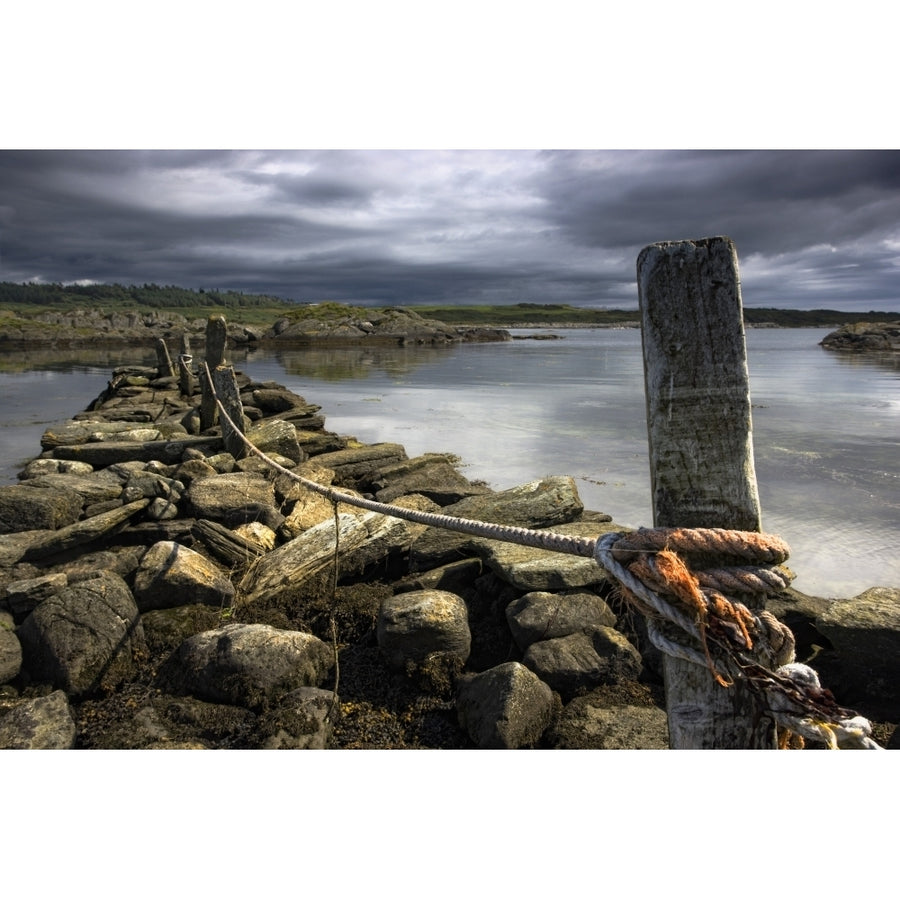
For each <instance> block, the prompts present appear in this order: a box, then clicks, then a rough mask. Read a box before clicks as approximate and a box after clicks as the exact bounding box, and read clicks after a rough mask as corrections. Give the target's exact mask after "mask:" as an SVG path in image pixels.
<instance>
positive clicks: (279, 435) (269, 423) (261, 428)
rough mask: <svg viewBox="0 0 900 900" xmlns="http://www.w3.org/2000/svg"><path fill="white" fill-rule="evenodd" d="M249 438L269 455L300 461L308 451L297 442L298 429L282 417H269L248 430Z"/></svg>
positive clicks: (255, 445) (258, 448)
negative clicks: (302, 448)
mask: <svg viewBox="0 0 900 900" xmlns="http://www.w3.org/2000/svg"><path fill="white" fill-rule="evenodd" d="M247 440H248V441H250V443H251V444H253V446H254V447H256V448H257V450H261V451H262V452H263V453H265V454H267V455H269V456H284V457H287V458H288V459H289V460H291V461H292V462H295V463H298V462H302V461H303V460H304V459H306V453H305V452H304V451H303V450H301V449H300V445H299V444H298V443H297V429H296V428H295V427H294V426H293V425H291V424H290V422H285V421H284V420H282V419H267V420H266V421H264V422H260V423H259V424H258V425H253V426H252V427H251V428H249V429H248V430H247Z"/></svg>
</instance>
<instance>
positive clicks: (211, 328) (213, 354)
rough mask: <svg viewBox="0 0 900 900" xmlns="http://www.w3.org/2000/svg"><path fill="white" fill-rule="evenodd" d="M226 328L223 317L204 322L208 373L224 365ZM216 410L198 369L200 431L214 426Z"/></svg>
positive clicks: (202, 373)
mask: <svg viewBox="0 0 900 900" xmlns="http://www.w3.org/2000/svg"><path fill="white" fill-rule="evenodd" d="M226 337H227V328H226V325H225V317H224V316H210V317H209V319H207V321H206V364H207V365H208V366H209V371H210V372H215V370H216V369H217V368H218V367H219V366H223V365H225V339H226ZM217 417H218V410H217V408H216V401H215V398H214V397H213V394H212V385H211V384H210V383H209V381H207V378H206V373H205V372H204V371H203V367H202V366H201V367H200V431H201V432H203V431H206V429H207V428H212V427H213V425H215V424H216V419H217Z"/></svg>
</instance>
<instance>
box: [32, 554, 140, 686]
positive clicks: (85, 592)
mask: <svg viewBox="0 0 900 900" xmlns="http://www.w3.org/2000/svg"><path fill="white" fill-rule="evenodd" d="M18 635H19V640H20V641H21V642H22V655H23V667H24V668H25V669H26V670H27V672H28V674H29V675H30V677H31V679H32V680H33V681H38V682H45V683H49V684H52V685H54V686H55V687H59V688H61V689H62V690H64V691H65V692H66V693H67V694H68V695H69V696H70V697H80V696H83V695H87V694H90V693H93V692H94V691H96V690H98V689H103V690H111V689H114V688H115V687H117V686H118V685H119V684H121V683H122V682H123V681H125V680H126V679H127V678H129V677H130V676H131V675H132V674H133V671H134V668H135V662H136V658H137V657H138V656H139V655H140V654H142V653H144V652H145V651H146V646H145V643H144V633H143V628H142V627H141V623H140V615H139V613H138V608H137V605H136V604H135V602H134V597H132V595H131V591H130V590H129V589H128V586H127V585H126V584H125V582H124V581H123V580H122V579H121V578H120V577H119V576H118V575H114V574H112V573H110V572H97V574H96V575H95V576H94V577H93V578H88V579H85V580H84V581H79V582H78V583H77V584H70V585H68V586H67V587H66V588H64V589H63V590H62V591H60V592H59V593H58V594H56V595H54V596H52V597H49V598H48V599H46V600H45V601H44V602H43V603H41V604H40V605H39V606H38V607H36V608H35V610H34V611H33V612H32V613H31V614H30V615H29V616H28V618H27V619H25V621H24V622H23V623H22V625H21V626H20V627H19V631H18Z"/></svg>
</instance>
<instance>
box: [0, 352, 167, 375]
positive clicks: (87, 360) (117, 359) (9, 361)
mask: <svg viewBox="0 0 900 900" xmlns="http://www.w3.org/2000/svg"><path fill="white" fill-rule="evenodd" d="M73 364H74V365H78V366H80V367H82V368H102V369H103V370H104V371H106V372H112V370H113V369H115V368H116V367H117V366H155V365H156V350H155V349H154V348H153V347H151V348H149V349H148V348H146V347H119V348H112V347H90V346H86V347H84V348H83V349H79V350H72V349H53V348H45V347H32V348H28V349H15V350H2V351H0V372H31V371H34V370H41V369H68V368H70V367H71V366H72V365H73Z"/></svg>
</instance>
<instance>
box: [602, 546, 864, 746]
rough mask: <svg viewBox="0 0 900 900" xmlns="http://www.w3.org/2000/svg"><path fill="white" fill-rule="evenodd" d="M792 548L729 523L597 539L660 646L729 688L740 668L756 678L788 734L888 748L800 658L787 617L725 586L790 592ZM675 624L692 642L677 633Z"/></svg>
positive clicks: (606, 564) (758, 591)
mask: <svg viewBox="0 0 900 900" xmlns="http://www.w3.org/2000/svg"><path fill="white" fill-rule="evenodd" d="M687 554H692V555H694V556H695V557H697V558H700V559H702V558H703V557H704V556H707V557H709V555H711V554H715V555H716V556H717V557H722V556H725V557H728V558H730V559H735V560H740V561H741V564H739V565H735V566H717V567H715V568H707V569H699V568H698V569H697V570H694V571H692V569H691V568H689V567H688V565H687V563H686V562H685V559H684V558H683V555H684V556H686V555H687ZM789 554H790V548H789V547H788V545H787V544H786V543H785V542H784V541H782V540H781V539H780V538H778V537H776V536H773V535H768V534H760V533H757V532H747V531H732V530H728V529H722V528H693V529H689V528H642V529H638V530H637V531H634V532H629V533H616V532H613V533H610V534H607V535H604V536H603V537H602V538H601V539H600V540H598V541H597V543H596V544H595V547H594V556H595V559H596V560H597V562H598V564H599V565H601V566H602V567H603V568H604V569H605V570H606V571H607V572H608V573H609V574H610V575H612V576H613V578H615V579H616V581H617V582H618V583H619V586H620V590H621V592H622V594H623V596H624V597H625V599H626V600H627V601H628V602H629V603H630V604H631V605H632V606H634V607H635V608H636V609H638V610H639V611H640V612H642V613H643V614H644V615H645V616H646V618H647V629H648V635H649V637H650V640H651V641H652V643H653V644H654V646H656V647H657V648H658V649H660V650H661V651H662V652H664V653H667V654H669V655H670V656H674V657H677V658H680V659H685V660H688V661H690V662H693V663H697V664H699V665H705V666H707V667H708V668H709V670H710V672H711V674H712V676H713V678H714V679H715V680H716V681H717V682H718V683H719V684H720V685H722V686H723V687H728V686H730V685H731V684H733V677H732V676H735V677H737V676H739V677H743V678H745V679H747V680H748V681H749V683H750V685H751V687H753V688H755V689H756V690H757V691H758V692H759V693H760V694H762V695H763V696H764V698H765V700H766V706H767V709H768V711H769V712H770V714H771V715H772V716H773V718H774V719H775V721H776V723H777V724H779V725H780V726H781V727H782V728H783V729H784V731H785V734H786V741H787V740H788V739H790V737H791V736H794V735H796V736H799V738H801V739H802V738H813V739H815V740H820V741H823V742H824V743H825V744H826V745H827V746H828V747H830V748H833V749H837V748H838V746H850V747H862V748H865V749H881V748H880V747H879V746H878V745H877V744H876V743H875V742H874V741H872V739H871V738H870V736H869V735H870V734H871V726H870V725H869V722H868V721H867V720H866V719H865V718H863V717H862V716H858V715H856V714H855V713H853V712H852V710H847V709H844V708H842V707H840V706H838V704H837V703H836V701H835V700H834V697H833V695H832V694H831V692H830V691H828V690H826V689H824V688H822V686H821V685H820V683H819V678H818V676H817V675H816V673H815V672H814V671H813V670H812V669H811V668H810V667H809V666H806V665H803V664H801V663H797V662H795V649H796V641H795V639H794V635H793V633H792V632H791V630H790V629H789V628H788V627H787V626H786V625H784V624H783V623H781V622H779V621H778V619H776V618H775V616H773V615H772V614H771V613H770V612H767V611H765V610H757V611H752V610H751V609H750V608H749V607H747V606H746V605H745V604H744V603H742V602H740V601H736V600H732V599H729V598H728V597H727V596H725V593H724V591H726V590H728V591H729V592H731V593H737V594H745V595H757V596H759V595H760V594H773V593H777V592H778V591H781V590H784V589H785V588H786V587H787V586H788V585H789V584H790V582H791V580H792V579H793V573H792V572H791V571H790V570H789V569H787V568H786V567H784V566H782V565H781V563H783V562H784V561H785V560H786V559H787V558H788V556H789ZM667 624H668V626H675V631H676V632H677V631H679V630H680V632H682V633H683V636H684V637H686V638H688V640H685V639H684V637H678V636H677V635H676V636H675V637H673V635H672V631H673V629H672V628H671V627H668V628H666V627H664V626H666V625H667ZM698 645H699V649H698ZM772 670H774V671H772ZM787 745H788V744H787V743H785V744H784V746H787Z"/></svg>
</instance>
